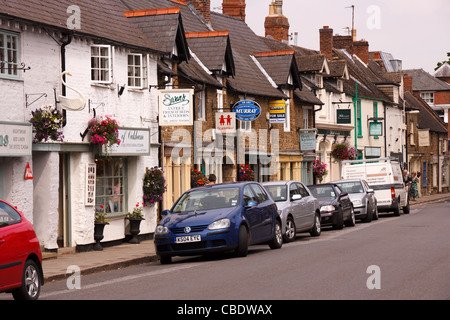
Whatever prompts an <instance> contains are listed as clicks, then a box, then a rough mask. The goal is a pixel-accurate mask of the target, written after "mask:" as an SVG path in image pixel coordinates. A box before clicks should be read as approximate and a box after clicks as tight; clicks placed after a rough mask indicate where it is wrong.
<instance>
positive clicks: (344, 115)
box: [336, 109, 352, 124]
mask: <svg viewBox="0 0 450 320" xmlns="http://www.w3.org/2000/svg"><path fill="white" fill-rule="evenodd" d="M336 123H338V124H350V123H352V111H351V110H350V109H338V110H336Z"/></svg>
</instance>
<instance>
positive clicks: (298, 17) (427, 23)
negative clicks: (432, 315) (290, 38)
mask: <svg viewBox="0 0 450 320" xmlns="http://www.w3.org/2000/svg"><path fill="white" fill-rule="evenodd" d="M222 2H223V1H222V0H211V8H212V10H213V11H217V12H222V9H221V7H222ZM271 2H272V0H247V1H246V3H247V8H246V14H247V17H246V23H247V24H248V25H249V26H250V28H251V29H252V30H253V31H254V32H255V33H256V34H257V35H261V36H264V35H265V34H264V19H265V18H266V16H268V14H269V4H270V3H271ZM352 5H355V28H356V29H357V38H358V40H361V39H364V40H367V41H368V42H369V50H370V51H384V52H389V53H392V55H393V56H394V58H395V59H400V60H402V61H403V69H418V68H423V69H424V70H425V71H428V72H430V73H432V74H433V73H434V68H435V67H436V64H437V62H438V61H442V60H446V59H447V52H450V0H313V1H311V0H308V1H307V0H284V1H283V14H284V15H285V16H286V17H287V18H288V19H289V24H290V26H291V27H290V32H291V33H294V32H298V45H299V46H302V47H306V48H309V49H315V50H319V29H320V28H322V27H323V26H329V27H330V28H332V29H333V30H334V33H335V34H341V35H346V34H348V31H347V29H346V28H348V27H350V28H351V25H352V9H351V8H346V7H350V6H352Z"/></svg>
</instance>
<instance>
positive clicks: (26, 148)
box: [0, 121, 33, 157]
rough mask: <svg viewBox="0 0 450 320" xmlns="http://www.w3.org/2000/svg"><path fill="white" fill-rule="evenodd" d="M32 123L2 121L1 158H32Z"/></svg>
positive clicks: (0, 133) (0, 137)
mask: <svg viewBox="0 0 450 320" xmlns="http://www.w3.org/2000/svg"><path fill="white" fill-rule="evenodd" d="M32 132H33V129H32V125H31V123H22V122H6V121H0V157H24V156H31V153H32V148H33V142H32V141H33V140H32Z"/></svg>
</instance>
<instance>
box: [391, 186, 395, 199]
mask: <svg viewBox="0 0 450 320" xmlns="http://www.w3.org/2000/svg"><path fill="white" fill-rule="evenodd" d="M391 197H392V199H395V188H394V187H391Z"/></svg>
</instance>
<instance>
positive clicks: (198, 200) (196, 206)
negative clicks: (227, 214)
mask: <svg viewBox="0 0 450 320" xmlns="http://www.w3.org/2000/svg"><path fill="white" fill-rule="evenodd" d="M239 192H240V189H239V188H236V187H233V188H213V189H209V190H193V191H190V192H186V193H185V194H183V195H182V196H181V198H180V199H179V200H178V201H177V203H176V204H175V205H174V207H173V210H172V212H174V213H180V212H190V211H194V210H197V211H202V210H213V209H222V208H229V207H235V206H237V205H238V204H239Z"/></svg>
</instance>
